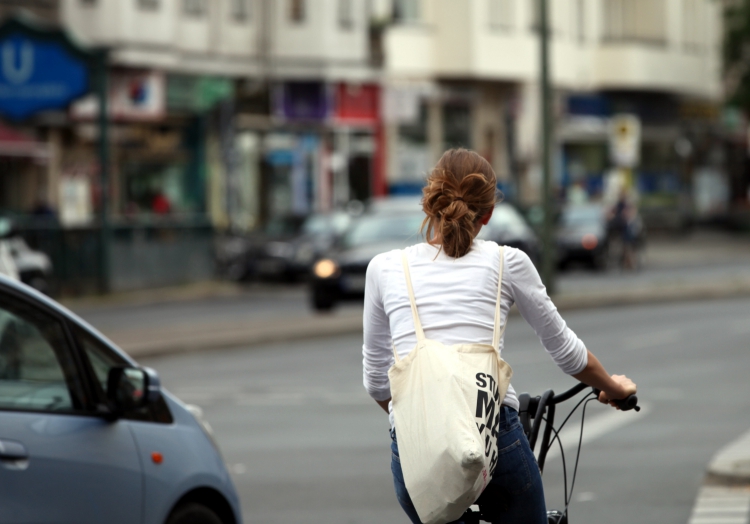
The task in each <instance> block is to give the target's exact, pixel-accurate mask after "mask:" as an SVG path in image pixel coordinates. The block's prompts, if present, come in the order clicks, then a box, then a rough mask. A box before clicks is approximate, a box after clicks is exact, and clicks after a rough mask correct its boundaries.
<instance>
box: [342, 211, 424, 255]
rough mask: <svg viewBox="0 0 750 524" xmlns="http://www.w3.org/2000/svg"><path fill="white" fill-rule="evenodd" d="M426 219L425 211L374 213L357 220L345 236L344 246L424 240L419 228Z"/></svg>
mask: <svg viewBox="0 0 750 524" xmlns="http://www.w3.org/2000/svg"><path fill="white" fill-rule="evenodd" d="M423 220H424V214H423V213H413V214H411V213H409V214H396V215H391V214H387V215H386V214H373V215H365V216H363V217H362V218H360V219H359V220H357V221H356V222H355V223H354V225H353V226H352V228H351V229H350V230H349V232H348V233H347V234H346V236H345V237H344V247H347V248H351V247H359V246H365V245H368V244H378V243H382V242H399V241H403V242H407V241H409V240H410V239H413V240H414V243H417V242H420V241H421V240H422V235H421V234H420V233H419V228H420V226H421V225H422V221H423Z"/></svg>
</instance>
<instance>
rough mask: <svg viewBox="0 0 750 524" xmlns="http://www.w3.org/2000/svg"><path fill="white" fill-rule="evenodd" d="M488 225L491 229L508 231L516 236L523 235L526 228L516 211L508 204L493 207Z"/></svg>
mask: <svg viewBox="0 0 750 524" xmlns="http://www.w3.org/2000/svg"><path fill="white" fill-rule="evenodd" d="M489 225H490V227H491V228H492V229H498V230H508V231H511V232H513V233H518V234H522V233H524V232H525V231H526V229H527V227H528V226H527V225H526V222H525V221H524V219H523V217H522V216H521V215H520V214H519V213H518V211H516V210H515V208H513V207H512V206H510V205H508V204H500V205H498V206H496V207H495V211H493V213H492V218H491V219H490V224H489Z"/></svg>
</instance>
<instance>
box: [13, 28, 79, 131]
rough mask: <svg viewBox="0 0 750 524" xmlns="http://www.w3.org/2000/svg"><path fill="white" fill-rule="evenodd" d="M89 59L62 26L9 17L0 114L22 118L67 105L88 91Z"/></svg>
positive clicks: (15, 118)
mask: <svg viewBox="0 0 750 524" xmlns="http://www.w3.org/2000/svg"><path fill="white" fill-rule="evenodd" d="M90 61H91V57H90V55H89V54H87V53H86V52H84V51H82V50H81V49H79V48H77V47H76V46H75V45H74V44H73V43H72V42H71V41H70V40H69V39H68V38H67V36H66V35H65V34H64V33H62V32H61V31H53V32H42V31H39V30H36V29H34V28H32V27H30V26H28V25H26V24H24V23H22V22H19V21H18V20H15V19H12V20H9V21H8V22H6V23H5V24H4V25H3V26H2V28H0V115H2V116H4V117H6V118H9V119H12V120H21V119H24V118H28V117H30V116H32V115H33V114H35V113H37V112H39V111H44V110H48V109H63V108H65V107H67V105H68V104H70V103H71V102H72V101H74V100H76V99H77V98H80V97H82V96H83V95H85V94H87V93H88V92H89V90H90V80H91V79H90V72H89V70H90Z"/></svg>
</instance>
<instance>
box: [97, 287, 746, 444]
mask: <svg viewBox="0 0 750 524" xmlns="http://www.w3.org/2000/svg"><path fill="white" fill-rule="evenodd" d="M747 296H750V280H739V279H737V280H727V281H723V282H709V283H701V284H693V285H691V286H687V287H685V286H680V287H674V286H672V287H663V288H659V287H656V288H649V289H643V288H640V289H639V288H635V289H628V290H621V291H620V292H618V293H607V294H595V293H587V294H581V295H571V294H565V295H558V296H554V297H553V300H554V302H555V304H556V305H557V307H558V309H559V310H561V311H575V310H583V309H596V308H603V307H624V306H634V305H642V304H662V303H674V302H689V301H693V300H706V299H720V298H732V297H747ZM511 314H514V315H517V314H518V310H517V309H516V308H513V309H511ZM172 331H173V333H171V334H170V333H169V332H165V330H164V329H162V328H159V329H151V330H138V331H133V332H129V333H128V332H121V333H111V334H108V336H109V337H110V338H111V339H112V340H113V341H114V342H115V343H116V344H117V345H118V346H119V347H120V348H122V349H123V350H124V351H125V352H127V353H128V354H129V355H131V356H133V357H146V356H156V355H166V354H173V353H184V352H191V351H201V350H211V349H227V348H238V347H248V346H254V345H258V344H267V343H275V342H290V341H295V340H304V339H306V338H319V337H327V336H336V335H347V334H354V333H361V332H362V310H360V309H357V310H354V311H340V312H337V313H333V314H317V315H316V314H310V315H309V316H298V317H286V318H282V319H266V320H256V321H248V322H243V323H231V324H211V325H197V326H184V327H180V328H179V330H178V331H177V332H175V330H174V328H173V329H172ZM748 446H750V443H749V444H748Z"/></svg>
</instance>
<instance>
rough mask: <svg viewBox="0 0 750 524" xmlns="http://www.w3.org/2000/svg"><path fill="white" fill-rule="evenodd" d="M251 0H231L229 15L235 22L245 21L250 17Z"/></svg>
mask: <svg viewBox="0 0 750 524" xmlns="http://www.w3.org/2000/svg"><path fill="white" fill-rule="evenodd" d="M252 5H253V4H252V0H231V2H230V8H229V9H230V16H231V17H232V20H235V21H237V22H245V21H247V20H249V19H250V18H252V16H253V14H252Z"/></svg>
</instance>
